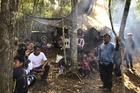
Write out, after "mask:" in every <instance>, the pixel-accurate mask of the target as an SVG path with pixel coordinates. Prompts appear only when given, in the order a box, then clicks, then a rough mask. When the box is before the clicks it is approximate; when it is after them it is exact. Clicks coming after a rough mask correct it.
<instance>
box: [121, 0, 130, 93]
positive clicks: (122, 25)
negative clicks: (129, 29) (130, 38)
mask: <svg viewBox="0 0 140 93" xmlns="http://www.w3.org/2000/svg"><path fill="white" fill-rule="evenodd" d="M130 4H131V0H126V3H125V8H124V12H123V17H122V20H121V25H120V30H119V37H120V39H121V46H122V48H120V49H121V51H120V54H121V63H123V59H124V47H123V46H124V42H125V40H124V30H125V26H126V22H127V17H128V13H129V8H130ZM121 71H122V75H123V73H124V67H123V65H122V66H121ZM123 79H124V77H123ZM123 81H124V80H123ZM123 93H125V86H124V91H123Z"/></svg>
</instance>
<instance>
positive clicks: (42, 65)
mask: <svg viewBox="0 0 140 93" xmlns="http://www.w3.org/2000/svg"><path fill="white" fill-rule="evenodd" d="M28 59H29V60H30V61H31V62H30V63H29V68H28V70H30V71H31V72H32V73H40V72H43V74H42V75H41V80H42V81H43V82H46V83H47V77H48V73H49V68H50V66H49V65H48V62H47V58H46V56H45V54H44V53H43V52H41V49H40V46H37V45H36V46H34V52H33V53H31V54H30V55H29V57H28ZM43 69H44V70H43Z"/></svg>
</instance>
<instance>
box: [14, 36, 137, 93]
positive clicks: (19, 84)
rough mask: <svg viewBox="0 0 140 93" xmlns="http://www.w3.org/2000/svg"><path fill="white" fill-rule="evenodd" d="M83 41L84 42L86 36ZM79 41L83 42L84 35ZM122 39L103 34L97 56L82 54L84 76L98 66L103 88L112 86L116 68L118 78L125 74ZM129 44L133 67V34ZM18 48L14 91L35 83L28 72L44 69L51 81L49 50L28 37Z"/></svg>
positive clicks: (127, 50) (128, 56)
mask: <svg viewBox="0 0 140 93" xmlns="http://www.w3.org/2000/svg"><path fill="white" fill-rule="evenodd" d="M81 41H82V44H83V40H81ZM78 42H80V39H79V40H78ZM120 43H121V42H120V39H119V37H116V41H115V44H113V43H112V42H111V36H110V35H109V34H105V35H104V36H103V43H102V44H101V45H100V46H99V47H98V48H97V49H96V52H97V56H95V55H94V54H93V53H92V52H86V53H84V54H83V57H82V58H81V59H82V60H81V61H82V62H80V64H79V66H80V68H79V69H78V72H79V73H80V75H81V76H82V77H86V76H89V75H90V73H91V72H93V71H94V69H97V70H99V73H100V78H101V81H102V82H103V85H102V86H101V87H100V88H102V89H106V90H111V89H112V73H113V72H114V74H115V75H116V77H117V78H120V77H121V76H122V73H121V68H120V65H121V60H122V59H121V56H122V55H121V48H122V46H121V44H120ZM125 45H126V46H125V56H124V59H125V60H126V64H127V68H131V69H133V64H132V51H133V50H134V48H135V44H134V41H133V39H132V34H128V41H126V44H125ZM16 51H17V53H16V55H15V57H14V66H13V80H14V81H15V88H14V92H13V93H27V91H28V87H29V86H30V85H31V83H32V82H29V81H28V77H27V76H29V75H33V74H36V73H40V72H42V74H41V80H42V81H43V83H46V84H47V77H48V73H49V68H50V66H49V62H48V60H47V58H46V56H45V54H44V53H43V52H41V46H40V45H38V44H34V43H33V42H32V41H30V40H26V41H25V42H24V43H22V44H19V45H18V48H17V50H16ZM80 51H81V50H80ZM40 69H41V70H40ZM34 78H35V77H34Z"/></svg>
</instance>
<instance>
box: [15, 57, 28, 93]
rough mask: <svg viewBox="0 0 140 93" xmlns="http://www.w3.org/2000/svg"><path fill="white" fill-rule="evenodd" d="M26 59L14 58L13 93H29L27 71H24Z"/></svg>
mask: <svg viewBox="0 0 140 93" xmlns="http://www.w3.org/2000/svg"><path fill="white" fill-rule="evenodd" d="M24 63H25V58H24V57H23V56H15V57H14V66H13V80H14V81H15V85H14V92H13V93H27V92H28V85H27V77H26V71H25V70H24Z"/></svg>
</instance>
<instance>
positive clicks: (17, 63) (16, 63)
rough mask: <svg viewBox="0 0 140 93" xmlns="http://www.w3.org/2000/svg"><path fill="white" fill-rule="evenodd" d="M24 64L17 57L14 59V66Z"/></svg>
mask: <svg viewBox="0 0 140 93" xmlns="http://www.w3.org/2000/svg"><path fill="white" fill-rule="evenodd" d="M22 65H23V63H21V62H19V60H17V59H15V61H14V66H13V67H14V68H18V67H21V66H22Z"/></svg>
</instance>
